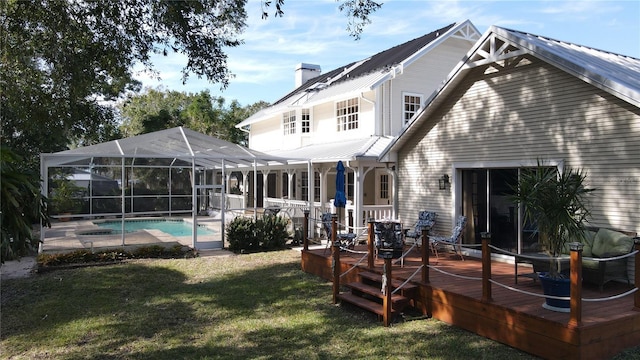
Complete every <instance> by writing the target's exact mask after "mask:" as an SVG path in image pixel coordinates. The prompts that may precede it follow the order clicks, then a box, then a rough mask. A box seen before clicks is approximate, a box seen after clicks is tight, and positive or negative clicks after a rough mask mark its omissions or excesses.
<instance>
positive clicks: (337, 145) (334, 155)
mask: <svg viewBox="0 0 640 360" xmlns="http://www.w3.org/2000/svg"><path fill="white" fill-rule="evenodd" d="M392 139H393V138H391V137H385V136H371V137H367V138H362V139H350V140H343V141H339V142H329V143H322V144H313V145H307V146H303V147H299V148H296V149H288V150H277V151H270V152H269V154H271V155H273V156H278V157H281V156H286V154H296V155H297V156H299V157H301V158H305V159H309V160H311V162H313V163H322V162H335V161H338V160H343V161H344V160H358V159H363V158H371V159H377V158H378V156H380V154H381V153H382V151H383V150H384V149H385V148H386V147H387V145H389V143H390V142H391V140H392Z"/></svg>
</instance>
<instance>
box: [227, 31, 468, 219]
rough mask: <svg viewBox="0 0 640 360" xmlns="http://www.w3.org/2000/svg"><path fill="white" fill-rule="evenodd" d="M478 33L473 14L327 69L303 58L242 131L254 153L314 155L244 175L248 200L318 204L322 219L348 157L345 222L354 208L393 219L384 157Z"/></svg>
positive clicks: (390, 173)
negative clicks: (290, 85) (287, 85)
mask: <svg viewBox="0 0 640 360" xmlns="http://www.w3.org/2000/svg"><path fill="white" fill-rule="evenodd" d="M479 37H480V33H479V32H478V30H477V29H476V28H475V26H474V25H473V24H472V23H471V22H470V21H468V20H467V21H464V22H461V23H454V24H451V25H448V26H446V27H443V28H441V29H438V30H435V31H433V32H431V33H429V34H426V35H424V36H422V37H419V38H416V39H413V40H411V41H408V42H406V43H404V44H401V45H398V46H395V47H393V48H391V49H387V50H385V51H382V52H380V53H378V54H375V55H373V56H371V57H368V58H366V59H362V60H358V61H354V62H352V63H350V64H347V65H345V66H341V67H339V68H337V69H334V70H331V71H329V72H326V73H322V72H321V68H320V66H318V65H314V64H304V63H303V64H299V65H298V67H297V69H296V74H295V76H296V88H295V89H294V90H293V91H291V92H290V93H288V94H286V95H284V96H283V97H282V98H281V99H279V100H277V101H276V102H275V103H274V104H272V105H271V106H269V107H268V108H265V109H263V110H262V111H260V112H258V113H256V114H254V115H253V116H251V117H249V118H248V119H246V120H244V121H242V122H241V123H239V124H238V125H237V127H238V128H242V129H245V130H246V131H248V132H249V148H250V149H252V150H256V151H260V152H263V153H266V154H270V155H274V156H278V157H287V158H291V157H292V156H293V157H296V158H304V159H309V160H308V161H306V162H304V161H303V162H299V163H298V164H297V165H296V164H294V165H291V163H290V164H288V165H287V166H268V167H261V168H260V169H259V170H258V171H259V174H258V184H256V186H254V185H252V184H250V182H251V178H250V177H249V181H246V182H242V181H239V182H240V183H242V184H243V189H244V191H243V192H248V193H249V197H248V202H256V203H257V205H258V206H260V207H268V206H276V205H277V206H282V207H288V208H292V207H293V208H296V207H297V208H307V207H311V209H316V212H315V213H312V216H314V217H316V218H319V212H321V211H328V210H330V208H331V198H332V197H333V196H334V194H335V176H336V175H335V174H336V172H335V167H336V164H337V162H338V161H342V162H343V163H344V165H345V167H346V168H347V169H346V175H345V177H346V179H345V180H346V181H345V182H346V188H347V189H346V195H347V212H345V213H344V214H345V220H344V221H347V218H349V217H348V216H347V214H351V216H352V218H353V221H354V222H355V224H359V225H360V226H362V225H363V224H364V222H365V220H366V218H368V217H376V218H382V217H392V216H395V215H394V214H392V209H393V202H394V197H393V188H394V185H393V184H394V177H395V175H394V170H393V169H394V162H393V161H385V162H379V161H378V157H379V155H380V154H381V152H382V150H383V149H385V148H386V147H387V146H388V145H389V144H390V142H391V141H392V140H393V139H394V138H395V137H396V136H397V135H398V134H399V133H400V132H401V131H402V130H403V129H404V128H405V127H406V125H407V123H408V121H409V119H411V118H412V117H413V116H414V115H415V114H416V113H417V111H418V109H420V107H421V106H422V105H423V103H424V101H425V99H426V97H427V96H428V95H429V94H430V93H432V92H433V91H434V90H435V89H436V88H437V87H438V86H439V85H440V84H441V83H442V80H443V79H444V78H445V77H446V75H447V74H448V73H449V72H450V71H451V70H452V69H453V67H454V66H455V64H456V63H458V62H459V61H460V59H462V57H463V56H464V54H466V53H467V52H468V51H469V49H470V48H471V46H472V45H473V44H474V43H475V42H476V41H477V40H478V39H479ZM310 173H313V174H312V175H311V176H310V175H309V174H310ZM237 176H238V177H240V178H245V177H247V176H248V172H244V173H242V174H238V175H237ZM254 189H255V190H254ZM254 191H255V196H254V193H253V192H254ZM308 200H312V201H311V202H308ZM245 205H250V204H245ZM352 224H353V223H352Z"/></svg>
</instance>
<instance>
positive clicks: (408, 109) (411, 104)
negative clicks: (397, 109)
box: [402, 93, 423, 125]
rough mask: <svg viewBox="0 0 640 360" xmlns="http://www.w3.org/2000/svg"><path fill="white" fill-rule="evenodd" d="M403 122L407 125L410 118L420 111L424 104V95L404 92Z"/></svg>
mask: <svg viewBox="0 0 640 360" xmlns="http://www.w3.org/2000/svg"><path fill="white" fill-rule="evenodd" d="M402 96H403V113H402V124H403V125H407V124H408V123H409V120H411V118H412V117H413V116H414V115H415V114H416V113H417V112H418V110H419V109H420V106H421V105H422V101H423V100H422V95H420V94H411V93H403V94H402Z"/></svg>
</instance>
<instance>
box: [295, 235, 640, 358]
mask: <svg viewBox="0 0 640 360" xmlns="http://www.w3.org/2000/svg"><path fill="white" fill-rule="evenodd" d="M356 250H358V251H363V252H365V251H366V250H367V249H366V246H362V247H361V248H357V249H356ZM362 256H363V255H361V254H353V253H348V252H342V253H340V268H341V273H344V272H345V271H347V270H348V269H350V268H351V267H353V265H354V264H355V263H356V262H358V260H360V258H361V257H362ZM429 261H430V265H431V266H435V267H437V268H438V269H441V270H443V271H446V272H449V273H453V274H456V275H458V276H460V277H456V276H451V275H448V274H443V273H440V272H439V271H436V270H433V269H430V270H429V283H422V282H421V274H420V272H418V274H417V275H416V276H415V277H414V278H413V279H412V280H411V283H413V284H415V285H418V287H419V291H418V292H417V295H416V298H414V299H413V300H414V304H415V307H416V308H417V309H418V310H419V311H422V312H423V313H425V314H426V315H430V316H432V317H434V318H436V319H439V320H441V321H444V322H447V323H449V324H452V325H455V326H458V327H461V328H464V329H466V330H468V331H472V332H474V333H476V334H479V335H481V336H484V337H487V338H490V339H493V340H496V341H499V342H501V343H505V344H507V345H510V346H513V347H515V348H518V349H520V350H522V351H525V352H528V353H531V354H533V355H536V356H540V357H543V358H548V359H551V358H554V359H559V358H563V359H565V358H566V359H604V358H609V357H611V356H613V355H615V354H617V353H619V352H620V351H622V350H624V349H627V348H631V347H635V346H638V345H640V309H638V308H636V307H634V297H635V296H636V294H632V295H627V296H625V297H621V298H618V299H615V300H608V301H604V302H591V301H589V302H587V301H583V303H582V315H581V320H582V321H581V323H580V324H578V325H571V324H569V319H570V314H569V313H561V312H555V311H550V310H547V309H544V308H543V307H542V303H543V302H544V299H543V298H540V297H535V296H531V295H527V294H523V293H520V292H516V291H512V290H509V289H506V288H504V287H502V286H499V285H496V284H493V285H492V286H491V295H492V296H491V300H490V301H482V297H483V289H482V281H481V280H479V279H480V278H481V277H482V263H481V261H480V259H476V258H469V257H466V258H465V261H461V260H460V258H459V257H457V256H455V257H454V256H453V254H451V255H449V254H446V255H445V256H442V254H441V256H440V259H439V261H438V263H437V264H436V263H435V258H434V257H433V256H432V257H430V260H429ZM331 263H332V259H331V250H330V249H327V250H325V249H317V250H306V251H303V252H302V269H303V270H304V271H306V272H308V273H312V274H315V275H318V276H320V277H323V278H325V279H327V280H329V281H331V280H332V275H331V274H332V273H331V269H332V267H331ZM421 264H422V261H421V254H420V253H419V252H417V251H415V252H412V253H411V254H409V256H407V257H406V258H405V261H404V267H401V265H400V264H399V263H398V264H396V265H394V266H393V269H392V277H393V278H395V279H399V280H406V279H407V278H408V277H410V276H411V274H413V273H414V272H415V271H416V270H417V269H418V268H419V266H420V265H421ZM383 265H384V262H383V260H381V259H375V262H374V267H373V269H368V267H367V260H366V259H365V260H364V261H362V262H361V263H360V264H359V265H358V266H357V268H356V269H354V270H352V271H350V272H348V273H347V274H345V275H344V276H343V277H341V279H340V283H341V284H344V283H347V282H351V281H356V280H357V278H358V275H357V274H358V271H359V270H360V269H362V270H368V271H373V272H378V273H380V274H382V272H383ZM531 271H532V269H531V267H529V266H527V265H520V266H519V268H518V273H519V274H524V273H530V272H531ZM514 275H515V271H514V264H513V263H505V262H495V261H494V262H492V263H491V278H492V280H493V281H496V282H499V283H500V284H503V285H506V286H509V287H513V288H516V289H520V290H524V291H528V292H533V293H539V294H541V293H542V286H541V285H540V282H539V281H537V282H534V280H533V279H531V278H525V277H520V278H519V279H518V283H517V284H516V282H515V277H514ZM634 287H635V286H633V284H632V286H629V285H627V284H622V283H616V282H613V283H608V284H607V285H605V287H604V290H603V291H602V292H600V291H599V289H598V288H597V287H595V286H594V287H590V286H589V285H585V286H584V287H583V289H582V299H597V298H606V297H610V296H614V295H617V294H621V293H624V292H627V291H629V290H631V289H633V288H634Z"/></svg>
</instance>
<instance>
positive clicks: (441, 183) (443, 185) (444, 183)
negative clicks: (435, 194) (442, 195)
mask: <svg viewBox="0 0 640 360" xmlns="http://www.w3.org/2000/svg"><path fill="white" fill-rule="evenodd" d="M438 188H439V189H440V190H447V189H448V188H449V175H447V174H444V175H442V177H441V178H440V179H438Z"/></svg>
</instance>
